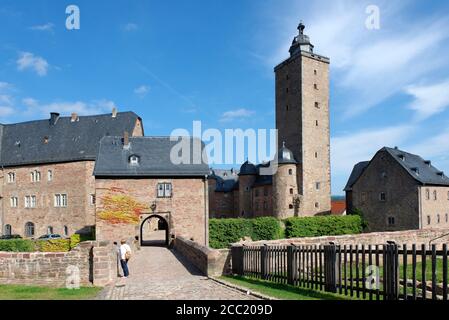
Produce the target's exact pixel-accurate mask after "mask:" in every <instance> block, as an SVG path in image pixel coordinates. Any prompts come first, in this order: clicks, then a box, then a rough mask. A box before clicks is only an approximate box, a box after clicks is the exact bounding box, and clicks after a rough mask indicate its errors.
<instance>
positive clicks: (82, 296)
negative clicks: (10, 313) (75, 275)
mask: <svg viewBox="0 0 449 320" xmlns="http://www.w3.org/2000/svg"><path fill="white" fill-rule="evenodd" d="M100 290H101V288H95V287H89V288H87V287H85V288H80V289H77V290H69V289H66V288H50V287H35V286H20V285H0V300H87V299H92V298H94V297H95V296H96V295H97V294H98V292H99V291H100Z"/></svg>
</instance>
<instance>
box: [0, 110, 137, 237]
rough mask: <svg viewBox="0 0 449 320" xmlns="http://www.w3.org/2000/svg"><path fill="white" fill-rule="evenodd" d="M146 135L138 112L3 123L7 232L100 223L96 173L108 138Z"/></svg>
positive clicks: (81, 228)
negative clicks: (102, 145) (103, 141)
mask: <svg viewBox="0 0 449 320" xmlns="http://www.w3.org/2000/svg"><path fill="white" fill-rule="evenodd" d="M125 131H127V132H129V133H130V134H131V135H133V136H141V135H143V126H142V120H141V119H140V118H139V116H137V115H136V114H135V113H133V112H120V113H118V112H117V111H116V110H113V112H112V113H110V114H104V115H97V116H78V115H77V114H72V116H71V117H61V116H60V115H59V114H58V113H51V116H50V119H47V120H37V121H29V122H23V123H15V124H8V125H0V141H1V143H0V148H1V151H0V163H1V167H2V168H1V173H2V174H1V180H0V195H1V198H0V210H1V212H0V224H1V232H2V234H19V235H22V236H24V237H30V238H34V237H39V236H41V235H45V234H47V233H59V234H61V235H66V236H69V235H71V234H73V233H76V232H77V233H80V232H87V231H89V230H90V228H91V227H92V226H94V225H95V179H94V176H93V175H92V173H93V169H94V164H95V159H96V156H97V152H98V142H99V141H100V139H101V138H102V137H103V136H107V135H118V134H123V132H125Z"/></svg>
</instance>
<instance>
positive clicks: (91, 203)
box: [90, 194, 97, 206]
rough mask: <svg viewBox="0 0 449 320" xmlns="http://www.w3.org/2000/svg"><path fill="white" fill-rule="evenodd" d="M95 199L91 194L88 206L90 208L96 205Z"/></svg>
mask: <svg viewBox="0 0 449 320" xmlns="http://www.w3.org/2000/svg"><path fill="white" fill-rule="evenodd" d="M96 200H97V199H96V197H95V195H94V194H91V195H90V205H91V206H94V205H95V203H96Z"/></svg>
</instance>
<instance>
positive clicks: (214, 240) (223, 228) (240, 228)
mask: <svg viewBox="0 0 449 320" xmlns="http://www.w3.org/2000/svg"><path fill="white" fill-rule="evenodd" d="M281 233H282V229H281V226H280V222H279V220H277V219H275V218H272V217H262V218H255V219H210V221H209V245H210V246H211V247H212V248H215V249H221V248H227V247H228V246H229V245H230V244H231V243H234V242H238V241H239V240H240V239H242V238H244V237H250V238H251V239H252V240H254V241H259V240H276V239H279V238H280V236H281Z"/></svg>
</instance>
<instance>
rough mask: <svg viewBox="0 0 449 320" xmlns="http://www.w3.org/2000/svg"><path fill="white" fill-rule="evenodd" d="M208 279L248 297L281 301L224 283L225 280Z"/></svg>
mask: <svg viewBox="0 0 449 320" xmlns="http://www.w3.org/2000/svg"><path fill="white" fill-rule="evenodd" d="M208 278H209V279H210V280H212V281H215V282H217V283H219V284H221V285H224V286H226V287H229V288H231V289H234V290H238V291H240V292H243V293H245V294H247V295H248V294H249V295H251V296H254V297H256V298H259V299H262V300H279V299H277V298H273V297H270V296H267V295H264V294H262V293H259V292H255V291H252V290H250V289H248V288H245V287H241V286H238V285H236V284H233V283H229V282H227V281H224V280H221V279H217V278H215V277H208Z"/></svg>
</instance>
